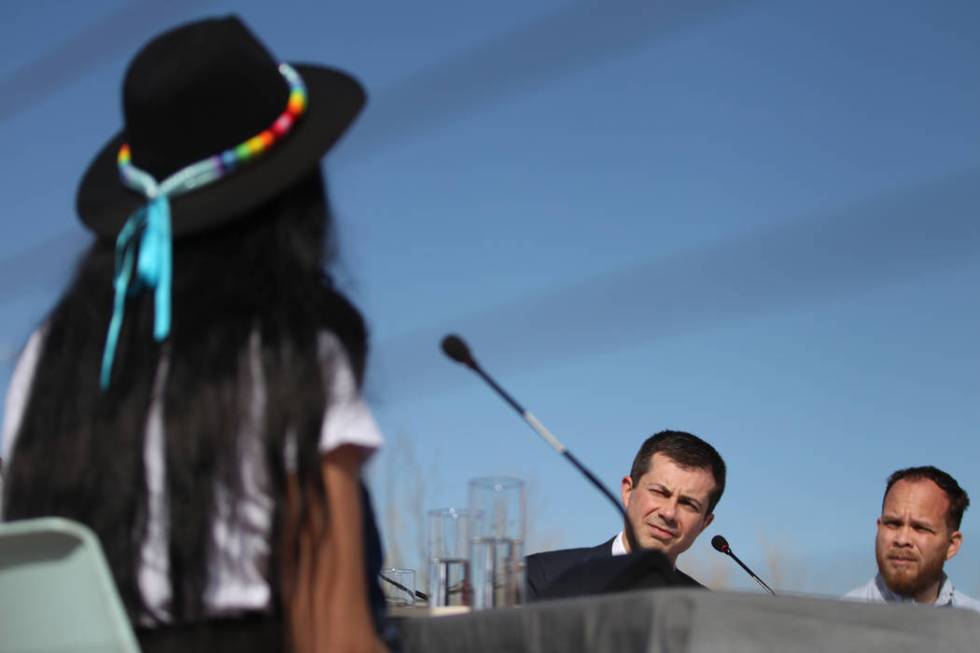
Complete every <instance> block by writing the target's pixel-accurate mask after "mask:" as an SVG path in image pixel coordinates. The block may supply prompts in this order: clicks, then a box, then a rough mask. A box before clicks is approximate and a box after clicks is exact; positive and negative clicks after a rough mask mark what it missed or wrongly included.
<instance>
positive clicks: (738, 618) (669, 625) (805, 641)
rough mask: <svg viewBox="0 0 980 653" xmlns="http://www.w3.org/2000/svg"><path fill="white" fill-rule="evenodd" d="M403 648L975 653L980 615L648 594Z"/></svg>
mask: <svg viewBox="0 0 980 653" xmlns="http://www.w3.org/2000/svg"><path fill="white" fill-rule="evenodd" d="M402 641H403V645H404V650H405V652H406V653H423V652H424V653H440V652H442V651H447V652H448V651H453V652H454V653H455V652H469V651H472V652H480V651H487V652H490V651H492V652H494V653H499V652H503V651H528V652H533V653H539V652H540V653H544V652H550V651H554V652H559V651H560V652H562V653H574V652H575V651H609V652H611V653H624V652H628V651H647V652H649V653H681V652H700V651H732V652H741V651H745V652H746V653H748V652H752V653H757V652H760V651H773V652H775V651H779V652H780V653H782V652H784V651H861V652H865V651H887V652H888V653H899V652H904V651H908V652H910V653H911V652H916V653H918V652H920V651H963V652H964V653H967V652H969V653H978V652H980V615H978V614H976V613H974V612H968V611H966V610H959V609H956V608H931V607H917V606H906V605H869V604H863V603H853V602H845V601H834V600H825V599H814V598H798V597H770V596H763V595H757V594H739V593H729V592H708V591H703V590H651V591H644V592H628V593H623V594H610V595H604V596H595V597H586V598H578V599H568V600H562V601H547V602H542V603H535V604H531V605H527V606H524V607H521V608H513V609H505V610H489V611H484V612H476V613H472V614H469V615H460V616H451V617H436V618H423V619H406V620H405V621H404V622H403V624H402Z"/></svg>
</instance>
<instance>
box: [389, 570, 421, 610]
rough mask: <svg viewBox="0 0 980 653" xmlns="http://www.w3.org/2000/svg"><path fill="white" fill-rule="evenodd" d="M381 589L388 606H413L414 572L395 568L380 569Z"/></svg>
mask: <svg viewBox="0 0 980 653" xmlns="http://www.w3.org/2000/svg"><path fill="white" fill-rule="evenodd" d="M381 588H382V589H383V590H384V593H385V602H386V603H387V604H388V605H390V606H406V605H415V570H414V569H399V568H396V567H389V568H387V569H382V570H381Z"/></svg>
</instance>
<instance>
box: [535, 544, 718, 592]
mask: <svg viewBox="0 0 980 653" xmlns="http://www.w3.org/2000/svg"><path fill="white" fill-rule="evenodd" d="M614 539H615V538H613V539H611V540H608V541H607V542H603V543H602V544H600V545H599V546H594V547H592V548H588V547H585V548H579V549H562V550H559V551H546V552H544V553H535V554H533V555H529V556H528V557H527V558H526V559H525V562H526V573H527V600H528V601H534V600H538V599H549V598H565V597H571V596H581V595H586V594H602V593H605V592H616V591H624V590H628V589H636V588H641V587H704V586H703V585H701V583H699V582H697V581H696V580H694V579H693V578H691V577H690V576H688V575H687V574H685V573H684V572H682V571H678V570H676V569H674V567H673V565H671V564H670V561H669V560H668V559H667V558H666V556H664V555H663V554H662V553H660V552H659V551H641V552H639V553H633V554H628V555H624V556H613V554H612V543H613V540H614Z"/></svg>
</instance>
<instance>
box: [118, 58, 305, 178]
mask: <svg viewBox="0 0 980 653" xmlns="http://www.w3.org/2000/svg"><path fill="white" fill-rule="evenodd" d="M279 72H280V73H282V76H283V77H284V78H285V79H286V82H287V83H288V84H289V100H288V101H287V102H286V109H285V111H283V112H282V113H281V114H280V115H279V117H278V118H276V121H275V122H273V123H272V126H271V127H269V128H268V129H266V130H264V131H262V132H260V133H258V134H256V135H255V136H253V137H252V138H250V139H248V140H246V141H244V142H243V143H241V144H239V145H236V146H235V147H232V148H229V149H227V150H225V151H224V152H222V153H221V154H215V155H214V156H212V157H209V158H207V159H204V160H202V161H198V162H197V163H192V164H191V165H189V166H187V167H186V168H184V169H182V170H181V171H180V172H178V173H177V174H176V175H174V177H176V176H177V175H180V176H181V180H180V181H177V182H175V183H174V184H173V186H190V187H197V186H200V185H202V184H205V183H208V182H210V181H214V180H215V179H218V178H220V177H222V176H224V175H225V174H227V173H228V172H230V171H231V170H233V169H235V168H236V167H237V166H239V165H241V164H242V163H245V162H246V161H249V160H251V159H254V158H255V157H257V156H259V155H260V154H262V153H263V152H265V151H266V150H267V149H269V147H271V146H272V144H273V143H275V142H276V141H278V140H280V139H282V138H283V137H284V136H285V135H286V134H288V133H289V131H290V130H291V129H292V128H293V125H294V124H295V122H296V120H297V119H298V118H299V117H300V116H301V115H303V113H304V112H305V111H306V107H307V103H308V101H307V94H306V85H305V84H304V83H303V78H302V77H300V76H299V73H297V72H296V70H295V69H294V68H293V67H292V66H290V65H289V64H286V63H282V64H279ZM117 161H118V163H119V173H120V175H121V176H122V179H123V182H124V183H125V184H126V185H127V186H129V187H130V188H133V189H134V190H139V191H142V192H145V190H146V183H145V178H144V177H143V174H145V173H143V174H141V173H142V172H143V171H142V170H140V169H139V168H136V167H135V166H134V165H133V164H132V153H131V152H130V149H129V145H128V144H127V143H123V145H122V146H121V147H120V148H119V156H118V157H117ZM171 179H173V177H171ZM167 181H170V179H168V180H167Z"/></svg>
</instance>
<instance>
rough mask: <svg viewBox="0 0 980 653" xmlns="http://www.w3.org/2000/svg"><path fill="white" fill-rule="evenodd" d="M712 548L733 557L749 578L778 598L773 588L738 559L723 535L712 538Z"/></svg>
mask: <svg viewBox="0 0 980 653" xmlns="http://www.w3.org/2000/svg"><path fill="white" fill-rule="evenodd" d="M711 546H713V547H715V551H720V552H721V553H724V554H725V555H727V556H729V557H731V559H732V560H734V561H735V562H737V563H738V564H739V566H740V567H741V568H742V569H744V570H745V573H747V574H748V575H749V576H751V577H752V580H754V581H755V582H757V583H759V585H761V586H762V587H763V588H764V589H765V590H766V591H768V592H769V593H770V594H772V595H773V596H776V593H775V592H774V591H773V590H772V588H771V587H769V586H768V585H766V584H765V582H763V580H762V579H761V578H759V577H758V576H756V575H755V574H754V573H753V572H752V570H751V569H749V568H748V567H747V566H746V565H745V563H744V562H742V561H741V560H739V559H738V556H737V555H735V553H733V552H732V547H731V546H729V545H728V540H726V539H725V537H724V536H723V535H715V536H714V537H713V538H711Z"/></svg>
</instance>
